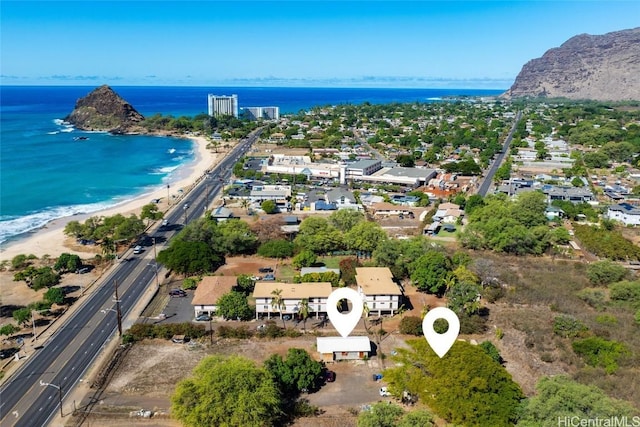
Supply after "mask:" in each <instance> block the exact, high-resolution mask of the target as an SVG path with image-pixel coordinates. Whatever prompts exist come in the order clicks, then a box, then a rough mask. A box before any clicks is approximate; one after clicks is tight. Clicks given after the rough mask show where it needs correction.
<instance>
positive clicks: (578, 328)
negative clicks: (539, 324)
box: [553, 315, 589, 338]
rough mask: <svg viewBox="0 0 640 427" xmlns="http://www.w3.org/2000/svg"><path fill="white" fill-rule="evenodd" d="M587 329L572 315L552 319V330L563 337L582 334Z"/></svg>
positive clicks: (573, 336)
mask: <svg viewBox="0 0 640 427" xmlns="http://www.w3.org/2000/svg"><path fill="white" fill-rule="evenodd" d="M588 330H589V329H588V328H587V327H586V326H585V325H584V323H582V322H580V321H579V320H578V319H576V318H575V317H573V316H568V315H562V316H556V317H555V318H554V319H553V332H554V333H555V334H556V335H559V336H561V337H563V338H575V337H578V336H583V335H584V333H585V332H587V331H588Z"/></svg>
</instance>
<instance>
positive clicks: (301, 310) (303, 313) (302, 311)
mask: <svg viewBox="0 0 640 427" xmlns="http://www.w3.org/2000/svg"><path fill="white" fill-rule="evenodd" d="M298 314H299V315H300V317H302V329H303V330H304V333H305V334H306V333H307V317H309V299H308V298H302V300H301V301H300V302H299V303H298Z"/></svg>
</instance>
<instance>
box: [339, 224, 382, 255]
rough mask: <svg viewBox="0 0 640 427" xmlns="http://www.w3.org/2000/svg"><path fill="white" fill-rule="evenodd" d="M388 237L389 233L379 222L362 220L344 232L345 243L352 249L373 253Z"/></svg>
mask: <svg viewBox="0 0 640 427" xmlns="http://www.w3.org/2000/svg"><path fill="white" fill-rule="evenodd" d="M387 238H388V237H387V233H386V232H385V231H384V230H383V229H382V227H380V226H379V225H378V224H376V223H375V222H369V221H362V222H359V223H357V224H355V225H354V226H353V227H352V228H351V230H349V231H348V232H346V233H345V234H344V243H345V244H346V246H347V248H349V249H351V250H355V251H360V252H365V253H368V254H371V253H372V252H373V251H375V250H376V248H377V247H378V245H379V244H380V242H382V241H384V240H386V239H387Z"/></svg>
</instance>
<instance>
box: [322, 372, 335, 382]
mask: <svg viewBox="0 0 640 427" xmlns="http://www.w3.org/2000/svg"><path fill="white" fill-rule="evenodd" d="M324 379H325V381H326V382H328V383H332V382H334V381H335V380H336V373H335V372H333V371H325V372H324Z"/></svg>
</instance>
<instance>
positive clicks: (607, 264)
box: [587, 260, 628, 285]
mask: <svg viewBox="0 0 640 427" xmlns="http://www.w3.org/2000/svg"><path fill="white" fill-rule="evenodd" d="M627 273H628V272H627V269H626V268H624V267H623V266H621V265H619V264H616V263H613V262H611V261H609V260H603V261H597V262H594V263H591V264H589V266H588V267H587V277H588V278H589V280H590V281H591V283H593V284H594V285H608V284H609V283H614V282H618V281H620V280H622V279H624V278H625V276H626V275H627Z"/></svg>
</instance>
